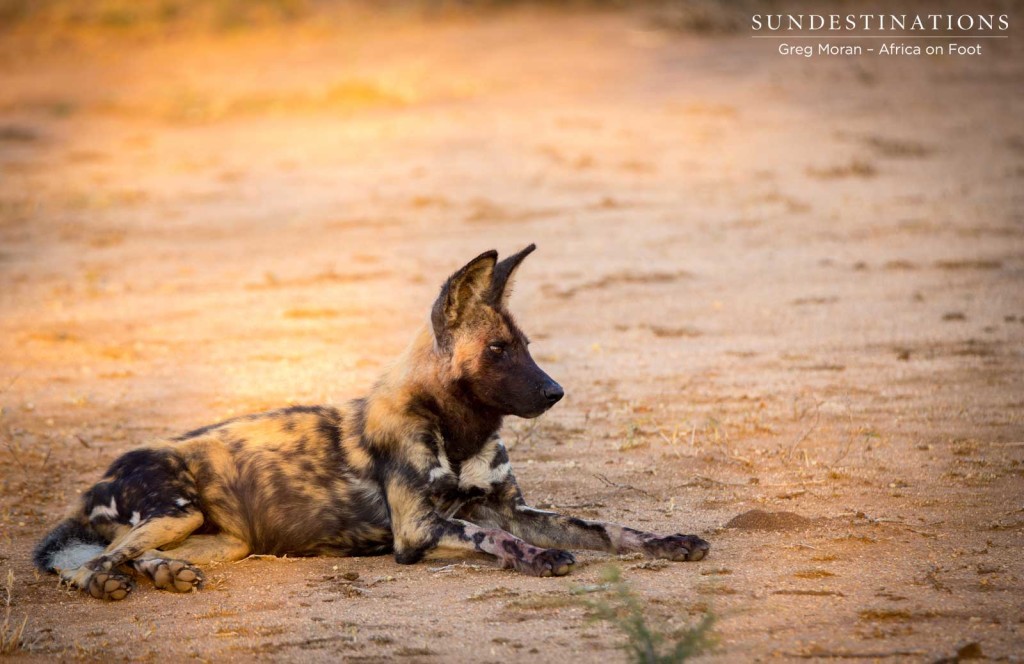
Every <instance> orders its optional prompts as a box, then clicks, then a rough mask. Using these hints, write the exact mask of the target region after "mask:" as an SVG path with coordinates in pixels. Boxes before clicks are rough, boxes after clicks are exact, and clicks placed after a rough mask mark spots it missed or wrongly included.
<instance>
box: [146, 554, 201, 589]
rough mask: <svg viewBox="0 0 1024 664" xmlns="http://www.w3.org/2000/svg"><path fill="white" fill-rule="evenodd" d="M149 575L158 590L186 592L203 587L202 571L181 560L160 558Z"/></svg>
mask: <svg viewBox="0 0 1024 664" xmlns="http://www.w3.org/2000/svg"><path fill="white" fill-rule="evenodd" d="M150 575H151V576H152V578H153V585H154V586H156V587H157V588H159V589H160V590H169V591H171V592H176V593H187V592H192V591H193V590H198V589H200V588H202V587H203V580H204V579H203V572H202V571H201V570H200V569H199V568H198V567H194V566H192V565H190V564H188V563H187V562H185V561H183V560H161V561H159V562H158V563H157V564H156V565H155V567H153V569H152V571H151V572H150Z"/></svg>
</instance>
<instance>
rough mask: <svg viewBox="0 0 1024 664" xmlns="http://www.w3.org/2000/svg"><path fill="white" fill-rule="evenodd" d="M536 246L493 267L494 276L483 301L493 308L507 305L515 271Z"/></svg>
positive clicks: (529, 247)
mask: <svg viewBox="0 0 1024 664" xmlns="http://www.w3.org/2000/svg"><path fill="white" fill-rule="evenodd" d="M536 248H537V245H535V244H530V246H528V247H526V248H525V249H523V250H522V251H520V252H519V253H517V254H512V255H511V256H509V257H508V258H505V259H504V260H502V261H501V262H500V263H498V264H497V265H495V266H494V276H493V278H492V279H491V286H490V288H489V289H488V290H487V295H486V296H485V298H484V299H485V301H486V302H487V304H489V305H491V306H492V307H495V308H501V307H504V306H505V305H506V304H508V298H509V297H510V296H511V295H512V284H513V282H514V280H515V275H516V270H518V269H519V264H520V263H522V262H523V259H524V258H526V257H527V256H529V255H530V254H532V253H533V250H534V249H536Z"/></svg>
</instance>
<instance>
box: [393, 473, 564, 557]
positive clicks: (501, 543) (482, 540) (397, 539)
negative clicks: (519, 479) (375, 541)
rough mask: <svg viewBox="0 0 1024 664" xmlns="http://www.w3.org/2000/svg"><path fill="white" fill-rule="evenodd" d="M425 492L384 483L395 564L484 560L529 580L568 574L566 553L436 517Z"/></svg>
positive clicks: (399, 481)
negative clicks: (483, 557) (480, 557)
mask: <svg viewBox="0 0 1024 664" xmlns="http://www.w3.org/2000/svg"><path fill="white" fill-rule="evenodd" d="M423 489H425V483H424V487H422V488H420V487H418V486H417V485H416V484H415V483H413V482H410V478H409V477H403V476H398V475H396V476H395V477H392V478H391V479H390V480H389V481H388V483H387V495H388V506H389V507H390V510H391V529H392V533H393V534H394V547H395V560H396V561H397V562H398V563H401V564H406V565H408V564H412V563H416V562H418V561H420V560H423V559H425V558H442V557H453V556H467V555H469V556H472V555H486V556H488V557H494V558H497V559H498V562H499V563H500V564H501V565H502V566H503V567H511V568H514V569H516V570H517V571H520V572H523V573H524V574H530V575H532V576H562V575H564V574H568V573H569V570H571V569H572V566H573V565H574V564H575V563H576V559H575V558H574V557H573V555H572V554H571V553H569V552H568V551H562V550H560V549H556V548H541V547H537V546H534V545H532V544H530V543H528V542H524V541H523V540H522V539H520V538H518V537H516V536H515V535H512V534H511V533H508V532H505V531H504V530H500V529H498V528H482V527H480V526H476V525H474V524H472V523H468V522H466V521H461V520H458V519H446V518H444V517H442V516H441V515H440V514H438V513H437V512H436V511H435V510H434V508H433V507H432V506H431V505H430V503H429V502H428V501H427V499H426V498H425V495H426V494H425V491H424V490H423Z"/></svg>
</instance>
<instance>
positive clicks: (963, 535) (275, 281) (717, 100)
mask: <svg viewBox="0 0 1024 664" xmlns="http://www.w3.org/2000/svg"><path fill="white" fill-rule="evenodd" d="M986 48H987V51H986V54H985V55H984V56H982V57H979V58H959V59H957V58H945V59H941V58H939V59H936V58H920V59H912V58H903V59H901V58H892V59H883V58H863V59H843V58H835V59H817V58H815V59H811V60H807V59H804V58H792V59H787V58H783V57H781V56H778V55H775V54H774V51H773V45H771V44H767V43H766V42H763V41H759V40H752V39H749V38H747V37H746V36H743V35H739V36H723V37H712V36H700V35H692V34H680V33H675V32H671V31H666V30H662V29H658V28H655V27H652V26H651V24H650V23H649V21H648V20H647V19H646V18H645V17H643V16H639V15H632V14H546V13H533V12H515V13H504V14H498V15H494V16H489V17H487V18H476V19H474V18H444V19H442V18H436V19H416V18H402V17H401V16H391V17H388V18H380V19H377V20H375V21H366V20H353V21H350V22H342V23H339V22H337V21H320V20H308V21H299V22H298V23H295V24H291V25H286V26H282V27H279V28H273V29H269V28H250V29H242V30H234V31H226V32H188V31H184V32H172V33H171V34H169V35H163V36H159V37H157V36H154V35H152V34H146V33H143V34H137V33H134V32H131V31H128V32H120V31H118V30H116V29H109V30H98V31H84V30H81V31H77V32H70V33H61V34H59V35H51V34H49V33H41V32H31V31H29V32H26V31H22V32H20V33H15V34H10V33H8V34H6V35H5V36H4V37H3V38H2V39H0V80H2V85H0V283H2V289H0V311H2V316H0V381H2V385H0V389H3V393H2V395H0V404H2V406H3V411H2V420H0V436H2V439H0V443H2V449H0V468H2V473H3V474H2V485H0V528H2V531H0V532H2V538H0V547H2V553H0V575H3V576H6V575H7V572H8V570H11V571H13V574H14V575H15V584H14V589H13V599H12V611H11V613H12V619H20V618H21V617H22V616H25V615H27V617H28V623H27V626H26V629H25V639H26V641H27V644H26V647H25V648H24V649H23V650H22V656H23V657H24V658H26V659H33V658H35V659H39V660H40V661H42V660H49V659H52V658H54V657H55V656H58V655H60V656H62V657H65V658H85V659H92V658H96V659H103V660H106V661H117V660H127V659H131V660H147V659H149V660H154V661H172V660H176V659H180V658H186V657H187V658H196V659H209V660H218V661H249V660H251V659H254V658H255V659H268V660H269V659H273V660H293V661H313V660H334V659H337V658H339V657H344V658H345V659H346V660H352V661H376V660H383V659H394V660H397V661H410V662H411V661H499V660H508V659H511V660H514V661H527V660H529V661H535V662H565V661H595V662H597V661H609V660H612V661H614V660H615V659H619V658H621V657H622V655H621V654H619V653H617V651H616V650H615V649H616V647H617V646H618V645H619V644H621V643H622V637H621V635H620V633H619V632H617V631H616V630H615V629H614V628H613V627H611V626H609V625H607V624H604V623H600V622H593V621H589V620H588V619H587V609H586V608H585V607H582V606H580V605H579V603H578V602H577V600H576V598H575V596H574V595H572V594H571V592H570V591H571V590H572V589H573V588H574V587H576V586H579V585H581V584H593V583H596V582H597V580H598V579H599V578H600V576H601V573H602V569H603V567H604V565H605V564H606V563H607V562H609V557H608V556H604V555H599V554H593V553H582V554H581V555H580V560H581V564H580V567H579V569H578V570H577V571H576V572H575V573H574V574H573V575H572V576H570V577H568V578H565V579H534V578H525V577H522V576H518V575H516V574H515V573H513V572H511V571H503V570H498V569H495V568H493V567H491V566H489V565H487V564H480V565H476V566H464V565H463V566H454V567H442V566H441V565H440V564H421V565H417V566H412V567H404V566H399V565H397V564H395V563H394V562H393V561H392V560H391V559H390V558H375V559H326V558H324V559H306V560H287V559H285V560H267V559H249V560H246V561H243V562H240V563H236V564H227V565H221V566H217V567H212V568H210V569H208V575H209V577H210V580H211V582H210V584H209V587H208V588H207V589H206V590H204V591H202V592H200V593H198V594H195V595H187V596H175V595H171V594H167V593H161V592H158V591H156V590H153V589H152V588H151V587H146V586H142V587H140V588H139V589H138V590H137V591H136V592H135V593H134V594H133V595H132V596H131V597H130V598H129V599H128V600H127V601H125V602H122V603H113V604H103V603H100V602H97V601H94V600H91V599H89V598H86V597H84V596H81V595H79V594H77V593H74V592H68V591H63V590H60V589H58V588H57V584H56V582H55V581H54V579H53V578H52V577H41V576H39V575H37V574H36V573H35V572H34V571H33V570H32V567H31V565H30V563H29V561H28V559H27V558H28V554H29V551H30V549H31V547H32V545H33V543H34V542H35V540H37V539H38V538H39V537H40V536H41V535H42V534H43V533H44V532H45V530H46V528H47V527H48V526H50V525H51V524H53V523H54V522H55V521H56V520H57V519H58V518H59V516H60V515H61V513H62V511H63V510H64V509H65V506H66V505H67V504H68V503H69V502H70V501H71V500H73V499H74V497H75V496H76V494H78V493H79V492H81V491H82V490H83V489H84V488H86V487H88V486H89V485H90V484H91V483H92V482H93V481H95V480H96V479H97V478H98V476H99V474H100V472H101V471H102V469H103V468H104V467H105V465H106V464H107V463H109V461H110V460H111V459H113V458H114V456H115V455H117V454H118V453H120V452H123V451H125V450H127V449H129V448H131V447H132V446H133V445H135V444H137V443H139V442H141V441H144V440H146V439H147V438H150V437H154V436H162V435H167V434H172V433H176V432H180V431H183V430H187V429H189V428H193V427H195V426H199V425H203V424H207V423H210V422H213V421H217V420H219V419H223V418H226V417H230V416H232V415H236V414H241V413H246V412H251V411H258V410H262V409H267V408H272V407H277V406H282V405H286V404H291V403H321V402H338V401H342V400H344V399H346V398H349V397H352V396H357V395H359V394H360V393H361V391H362V390H365V389H366V388H367V386H368V385H369V384H370V383H371V382H372V380H373V378H374V376H375V375H376V374H377V373H378V372H379V371H380V369H381V367H382V366H384V365H385V363H386V362H388V361H389V360H390V359H391V358H393V357H394V356H395V355H396V354H397V353H398V352H399V351H400V350H401V348H402V347H403V346H404V344H405V343H406V341H407V340H408V339H409V338H410V336H411V335H412V333H413V331H414V329H415V328H416V326H417V325H419V324H420V323H421V322H422V321H423V319H424V316H425V314H426V311H427V307H428V306H429V304H430V302H431V301H432V298H433V296H434V295H435V294H436V289H437V288H438V286H439V284H440V282H441V280H442V279H443V278H444V277H445V276H446V275H447V274H448V273H449V272H450V271H452V270H453V269H455V268H456V267H458V266H459V265H461V264H462V262H464V261H465V260H466V259H468V258H470V257H472V256H474V255H476V254H477V253H479V252H480V251H482V250H484V249H489V248H497V249H499V250H500V251H502V252H510V251H513V250H517V249H519V248H520V247H522V246H524V245H525V244H527V243H528V242H531V241H535V242H537V243H538V245H539V246H540V249H539V251H538V252H537V253H536V254H535V255H534V256H532V257H531V258H530V259H529V261H528V262H527V264H526V265H525V266H524V268H523V269H522V271H521V273H520V275H521V278H520V281H519V285H518V288H517V293H516V296H515V297H514V304H513V310H514V311H516V312H518V315H519V318H520V321H521V322H522V324H523V326H524V328H525V329H526V330H527V331H528V332H529V333H530V334H531V337H532V338H533V340H534V343H533V346H532V348H533V350H534V355H535V357H537V358H538V360H539V361H540V363H541V364H542V365H543V366H544V367H545V368H546V369H547V370H548V371H549V372H550V373H551V374H552V375H553V376H554V377H555V378H556V379H557V380H559V381H560V382H561V383H562V385H563V386H565V388H566V391H567V397H566V399H565V400H564V401H563V403H562V404H560V405H559V406H558V407H557V408H555V409H554V410H553V411H551V412H550V413H548V414H547V415H546V416H544V417H543V418H542V419H540V420H539V421H536V422H525V421H518V420H516V421H510V422H509V423H508V424H507V427H506V432H505V436H506V440H507V441H508V443H509V445H510V447H511V454H512V458H513V463H514V465H515V467H516V470H517V475H518V477H519V478H520V482H521V484H522V486H523V488H524V490H525V492H526V495H527V497H528V499H530V500H531V501H532V502H534V503H535V504H538V505H541V506H552V507H554V508H556V509H560V510H564V511H567V512H571V513H575V514H578V515H582V516H587V517H597V516H600V517H602V518H605V519H607V520H614V521H618V522H624V523H629V524H633V525H638V526H640V527H643V528H647V529H651V530H655V531H663V532H677V531H683V532H692V533H696V534H700V535H702V536H704V537H705V538H707V539H708V540H710V541H711V542H712V544H713V547H714V548H713V550H712V554H711V556H710V557H709V558H708V559H707V560H705V561H703V562H700V563H693V564H669V565H664V566H658V565H655V566H648V567H647V568H645V567H644V566H641V565H639V563H640V562H642V561H637V560H620V561H613V562H617V564H618V565H619V566H620V567H621V568H622V569H623V573H624V575H625V578H626V580H627V581H628V582H629V583H630V584H631V585H632V587H633V588H634V589H635V590H636V592H638V593H640V594H641V595H642V596H643V598H644V599H645V601H646V605H647V607H648V611H649V617H650V619H651V620H652V621H653V622H655V623H658V624H661V625H663V626H664V627H663V628H664V629H666V630H672V629H676V628H680V627H683V626H685V625H688V624H693V623H694V622H695V621H697V620H698V619H699V618H700V617H701V616H702V615H703V614H704V613H705V612H707V611H711V612H712V613H713V614H714V615H715V616H716V617H717V623H716V625H715V635H716V637H717V640H718V646H717V649H716V650H714V651H713V652H712V653H711V654H709V655H707V659H708V660H717V661H738V660H757V659H767V658H774V657H782V658H785V659H796V658H811V659H814V658H822V659H826V658H853V657H865V658H889V659H894V660H900V659H906V660H911V661H933V660H936V659H937V658H940V657H944V656H952V655H953V654H954V653H955V652H957V650H958V648H961V647H963V646H965V645H969V644H976V645H975V646H973V648H974V649H975V652H977V651H980V652H981V653H982V654H983V655H984V656H987V657H991V658H993V659H1001V660H1012V661H1020V658H1021V655H1020V653H1021V651H1022V644H1024V607H1022V601H1021V598H1022V597H1024V580H1022V578H1024V565H1022V563H1021V554H1020V551H1021V545H1022V544H1024V536H1022V535H1024V442H1022V441H1024V422H1022V413H1024V389H1022V388H1024V358H1022V348H1024V289H1022V276H1024V217H1022V216H1021V210H1022V209H1024V196H1022V192H1024V126H1022V125H1021V123H1020V119H1021V118H1022V117H1024V94H1022V91H1024V58H1022V57H1021V55H1022V54H1021V47H1020V42H1019V40H1014V39H1010V40H1006V41H1001V42H996V41H995V40H993V43H991V44H986ZM752 509H763V510H767V511H771V512H778V511H786V512H794V513H797V514H799V515H801V516H802V517H805V518H806V521H795V522H794V521H792V520H785V519H782V520H778V519H776V520H774V521H773V520H771V519H769V520H768V522H767V525H769V526H771V525H773V524H774V526H775V527H776V529H756V528H750V527H743V528H728V527H725V525H726V524H727V523H728V522H729V521H730V520H731V519H733V518H734V517H736V516H737V515H740V514H742V513H745V512H747V511H749V510H752ZM741 525H742V524H741ZM753 525H755V526H756V525H757V524H756V523H755V524H753ZM356 575H357V576H356ZM353 579H354V580H353ZM969 650H970V649H968V650H965V651H964V654H969Z"/></svg>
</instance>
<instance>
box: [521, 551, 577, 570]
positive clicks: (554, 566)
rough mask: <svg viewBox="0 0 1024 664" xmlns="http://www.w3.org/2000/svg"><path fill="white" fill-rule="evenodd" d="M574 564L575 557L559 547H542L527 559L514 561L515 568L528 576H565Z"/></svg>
mask: <svg viewBox="0 0 1024 664" xmlns="http://www.w3.org/2000/svg"><path fill="white" fill-rule="evenodd" d="M575 564H576V557H575V556H573V555H572V554H571V553H569V552H568V551H562V550H561V549H542V550H540V551H539V552H538V553H536V554H534V555H533V556H532V557H530V558H529V559H525V560H520V561H517V562H516V565H515V567H516V569H517V570H519V571H520V572H522V573H524V574H529V575H530V576H565V575H566V574H568V573H569V571H570V570H572V567H573V565H575Z"/></svg>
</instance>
